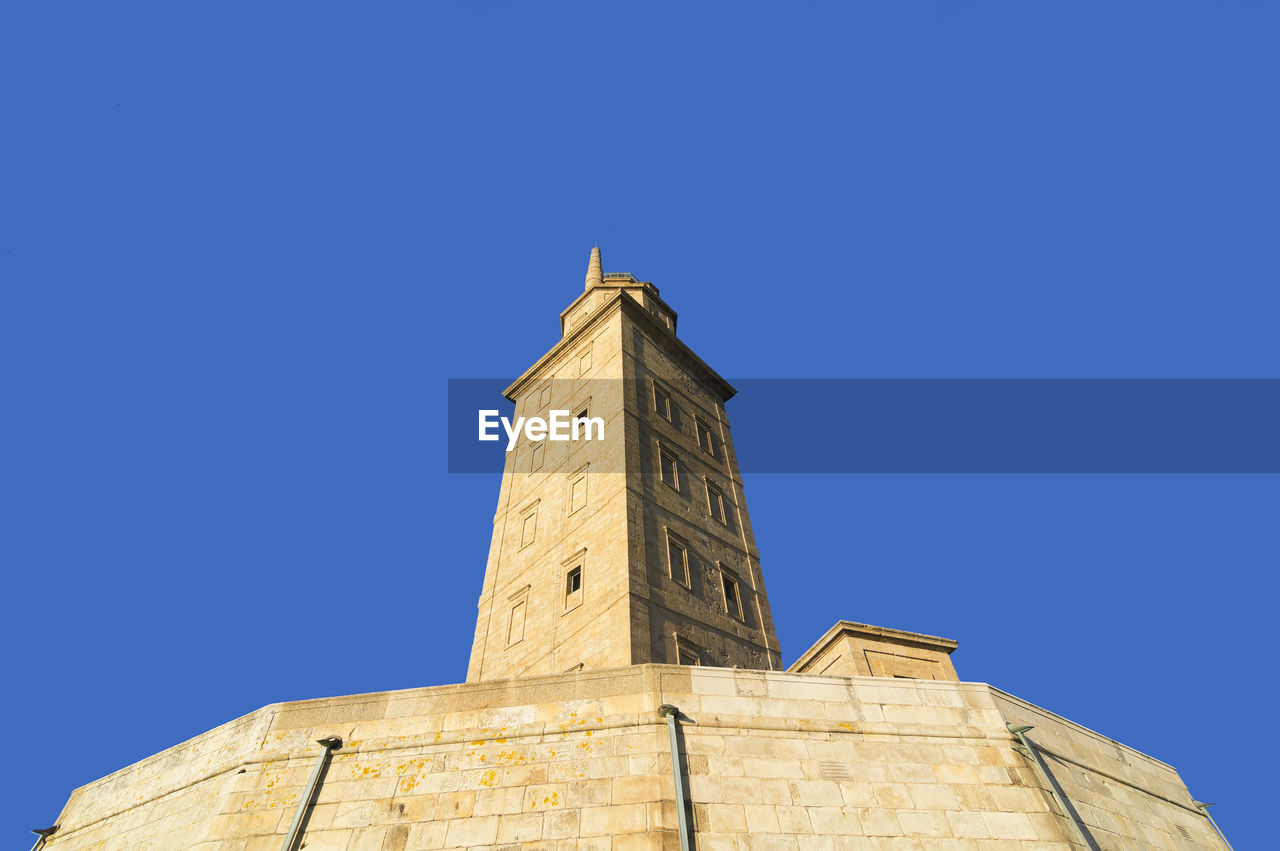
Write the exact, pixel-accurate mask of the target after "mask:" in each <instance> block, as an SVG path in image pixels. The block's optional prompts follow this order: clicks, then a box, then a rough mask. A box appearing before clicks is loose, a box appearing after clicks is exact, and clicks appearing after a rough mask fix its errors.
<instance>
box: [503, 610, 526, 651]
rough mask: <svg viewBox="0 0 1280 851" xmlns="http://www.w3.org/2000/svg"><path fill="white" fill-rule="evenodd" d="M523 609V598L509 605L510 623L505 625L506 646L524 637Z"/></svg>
mask: <svg viewBox="0 0 1280 851" xmlns="http://www.w3.org/2000/svg"><path fill="white" fill-rule="evenodd" d="M524 609H525V601H524V600H521V601H520V602H518V603H516V604H515V605H514V606H512V607H511V624H510V625H509V626H508V627H507V646H508V647H510V646H511V645H512V644H515V643H516V642H517V641H521V640H522V639H523V638H524Z"/></svg>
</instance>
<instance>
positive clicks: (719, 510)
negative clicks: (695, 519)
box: [707, 482, 727, 524]
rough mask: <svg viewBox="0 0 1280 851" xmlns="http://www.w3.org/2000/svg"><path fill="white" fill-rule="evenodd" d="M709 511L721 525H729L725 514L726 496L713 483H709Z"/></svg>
mask: <svg viewBox="0 0 1280 851" xmlns="http://www.w3.org/2000/svg"><path fill="white" fill-rule="evenodd" d="M707 511H709V512H711V516H712V517H714V518H715V519H717V520H719V521H720V522H721V523H726V524H727V521H726V520H725V513H724V494H723V493H721V491H720V488H718V487H716V486H715V485H713V484H711V482H707Z"/></svg>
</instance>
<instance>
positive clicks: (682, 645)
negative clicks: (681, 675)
mask: <svg viewBox="0 0 1280 851" xmlns="http://www.w3.org/2000/svg"><path fill="white" fill-rule="evenodd" d="M676 664H677V665H701V664H702V654H701V653H699V652H698V648H696V647H694V646H693V645H692V644H690V643H689V642H687V641H683V640H681V639H676Z"/></svg>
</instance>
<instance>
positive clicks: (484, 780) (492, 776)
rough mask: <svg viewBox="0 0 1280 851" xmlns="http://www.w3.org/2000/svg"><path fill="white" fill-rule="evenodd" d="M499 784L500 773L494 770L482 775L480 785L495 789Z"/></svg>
mask: <svg viewBox="0 0 1280 851" xmlns="http://www.w3.org/2000/svg"><path fill="white" fill-rule="evenodd" d="M497 784H498V772H496V771H494V770H493V769H492V768H491V769H489V770H488V771H486V772H485V773H484V774H481V775H480V785H481V786H488V787H489V788H493V787H494V786H496V785H497Z"/></svg>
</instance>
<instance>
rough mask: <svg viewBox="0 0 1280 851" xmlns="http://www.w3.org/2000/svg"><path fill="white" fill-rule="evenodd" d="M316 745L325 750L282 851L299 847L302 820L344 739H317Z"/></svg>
mask: <svg viewBox="0 0 1280 851" xmlns="http://www.w3.org/2000/svg"><path fill="white" fill-rule="evenodd" d="M316 743H317V744H319V745H322V746H323V747H324V750H323V751H321V753H320V758H319V759H317V760H316V767H315V768H313V769H312V770H311V779H310V780H309V781H307V792H306V794H305V795H303V796H302V800H300V801H298V811H297V812H296V813H294V814H293V824H291V825H289V834H288V835H287V836H286V837H285V838H284V844H283V845H281V846H280V851H294V849H295V848H296V847H297V842H298V838H299V833H300V832H301V830H302V818H303V816H305V815H306V813H307V807H309V806H311V802H312V801H313V800H314V799H315V797H316V789H317V788H318V787H319V786H320V773H321V772H322V771H324V767H325V764H326V763H327V762H328V761H329V756H330V755H331V754H332V753H333V751H334V749H336V748H340V747H342V739H341V738H340V737H338V736H329V737H328V738H324V739H316Z"/></svg>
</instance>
